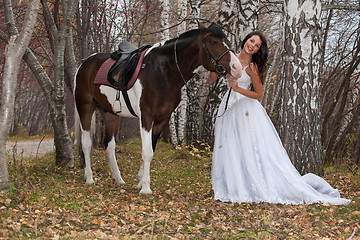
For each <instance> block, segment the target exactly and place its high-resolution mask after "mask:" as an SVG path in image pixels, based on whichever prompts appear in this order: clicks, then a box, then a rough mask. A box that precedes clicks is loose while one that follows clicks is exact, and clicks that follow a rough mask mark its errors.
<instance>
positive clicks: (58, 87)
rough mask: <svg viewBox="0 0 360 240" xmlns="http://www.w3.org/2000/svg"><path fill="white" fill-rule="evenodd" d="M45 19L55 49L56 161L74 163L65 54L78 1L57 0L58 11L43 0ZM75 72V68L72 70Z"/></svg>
mask: <svg viewBox="0 0 360 240" xmlns="http://www.w3.org/2000/svg"><path fill="white" fill-rule="evenodd" d="M41 3H42V8H43V15H44V22H45V26H46V29H47V32H48V35H49V40H50V45H51V48H52V51H53V65H54V81H53V88H52V90H53V94H52V97H51V101H52V102H53V105H52V106H53V108H50V110H51V111H52V113H51V114H52V116H53V117H52V124H53V129H54V143H55V149H56V150H55V151H56V159H55V161H56V164H57V165H67V166H69V167H72V166H73V164H74V163H73V161H74V157H73V151H72V141H71V139H70V135H69V132H68V127H67V122H66V112H65V97H64V90H65V89H64V88H65V84H64V57H65V49H66V41H67V40H70V39H69V38H68V34H72V32H71V26H72V20H73V18H74V13H75V7H76V6H77V1H72V0H63V1H61V4H60V1H55V7H54V13H55V15H53V14H52V13H51V9H50V6H49V3H48V1H47V0H41ZM60 13H62V22H60V19H59V18H58V16H57V15H58V14H60ZM71 72H73V70H72V71H71Z"/></svg>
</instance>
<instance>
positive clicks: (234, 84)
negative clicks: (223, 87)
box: [228, 77, 239, 92]
mask: <svg viewBox="0 0 360 240" xmlns="http://www.w3.org/2000/svg"><path fill="white" fill-rule="evenodd" d="M228 80H229V85H230V87H231V88H232V89H233V90H234V91H236V92H237V91H238V89H239V85H238V82H237V79H235V78H233V77H231V78H228Z"/></svg>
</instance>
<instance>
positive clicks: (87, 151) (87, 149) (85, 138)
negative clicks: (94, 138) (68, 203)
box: [81, 126, 94, 184]
mask: <svg viewBox="0 0 360 240" xmlns="http://www.w3.org/2000/svg"><path fill="white" fill-rule="evenodd" d="M81 146H82V151H83V153H84V158H85V179H86V183H87V184H94V179H93V173H92V170H91V161H90V158H91V147H92V142H91V135H90V131H85V130H84V129H83V128H82V126H81Z"/></svg>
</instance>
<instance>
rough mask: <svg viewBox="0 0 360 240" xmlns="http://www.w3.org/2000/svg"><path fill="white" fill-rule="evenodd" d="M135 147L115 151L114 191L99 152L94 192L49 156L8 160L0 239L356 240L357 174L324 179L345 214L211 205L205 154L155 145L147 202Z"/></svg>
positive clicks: (330, 172) (333, 173) (359, 228)
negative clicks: (118, 179) (118, 178)
mask: <svg viewBox="0 0 360 240" xmlns="http://www.w3.org/2000/svg"><path fill="white" fill-rule="evenodd" d="M140 154H141V145H140V142H139V140H138V139H133V140H129V141H127V142H126V143H123V144H121V146H118V147H117V157H118V163H119V166H120V170H121V172H122V177H123V179H124V181H125V182H126V185H124V186H117V185H115V184H114V183H113V181H112V179H111V176H110V171H109V167H108V164H107V159H106V156H105V152H104V151H103V150H102V149H98V150H96V151H95V152H94V158H93V171H94V177H95V179H94V180H95V183H96V184H95V185H93V186H88V185H86V184H85V182H84V177H83V175H84V173H83V170H82V169H79V168H78V167H75V168H74V169H62V168H57V167H54V162H55V161H54V159H53V158H54V156H53V155H51V154H49V155H47V156H45V157H42V158H40V159H17V158H14V157H11V158H10V161H9V169H10V174H11V178H12V187H11V190H10V191H9V192H6V193H4V192H1V193H0V239H20V238H21V239H34V238H38V239H241V238H245V239H359V238H360V233H359V232H360V207H359V206H360V174H359V170H358V169H357V168H342V169H343V170H339V167H338V166H337V167H334V166H332V167H331V166H330V167H329V166H328V167H326V168H325V176H324V177H325V179H326V180H327V181H328V182H329V183H330V184H331V185H332V186H334V187H336V188H338V189H339V190H340V192H341V194H342V196H344V197H347V198H351V199H352V202H351V203H350V204H349V205H347V206H329V205H322V204H312V205H296V206H289V205H276V204H267V203H261V204H248V203H241V204H232V203H222V202H219V201H214V200H213V193H212V191H211V152H210V151H209V150H208V149H207V148H206V147H205V146H199V147H197V148H190V149H177V150H174V149H172V147H171V146H170V145H169V144H166V143H162V142H160V143H159V144H158V146H157V149H156V153H155V157H154V160H153V161H152V167H151V179H152V180H151V181H152V182H151V188H152V190H153V195H152V196H140V195H139V194H138V192H139V190H138V189H136V188H135V187H136V185H137V180H136V174H137V171H138V169H139V166H140V159H141V155H140Z"/></svg>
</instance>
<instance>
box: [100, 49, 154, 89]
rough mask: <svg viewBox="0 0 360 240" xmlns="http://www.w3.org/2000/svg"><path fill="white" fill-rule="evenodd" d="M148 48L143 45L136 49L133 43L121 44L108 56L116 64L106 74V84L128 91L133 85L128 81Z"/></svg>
mask: <svg viewBox="0 0 360 240" xmlns="http://www.w3.org/2000/svg"><path fill="white" fill-rule="evenodd" d="M150 47H151V46H150V45H143V46H141V47H140V48H137V47H136V46H135V45H134V44H133V43H130V42H121V43H120V44H119V45H118V50H117V51H115V52H113V53H112V54H111V56H110V57H111V58H112V59H114V60H115V61H116V62H115V63H114V64H113V65H112V66H111V68H110V70H109V72H108V75H107V79H108V82H109V83H110V84H111V85H112V86H114V87H115V88H116V89H120V90H128V89H129V88H131V87H132V85H133V83H130V80H131V78H132V76H133V74H134V72H135V69H136V68H137V66H138V63H139V59H140V57H141V53H142V52H143V51H144V50H146V49H147V48H150ZM140 64H141V63H140Z"/></svg>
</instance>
